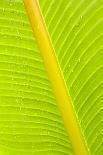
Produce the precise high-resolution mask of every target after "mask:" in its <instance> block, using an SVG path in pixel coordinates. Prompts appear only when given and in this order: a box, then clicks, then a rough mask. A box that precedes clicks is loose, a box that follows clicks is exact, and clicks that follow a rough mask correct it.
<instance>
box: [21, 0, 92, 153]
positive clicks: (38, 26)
mask: <svg viewBox="0 0 103 155" xmlns="http://www.w3.org/2000/svg"><path fill="white" fill-rule="evenodd" d="M24 3H25V6H26V9H27V12H28V15H29V19H30V22H31V25H32V28H33V31H34V34H35V36H36V39H37V42H38V45H39V47H40V51H41V54H42V56H43V59H44V63H45V67H46V69H47V72H48V76H49V79H50V82H51V84H52V87H53V90H54V94H55V97H56V99H57V102H58V106H59V109H60V110H61V113H62V117H63V120H64V124H65V127H66V129H67V132H68V134H69V137H70V140H71V143H72V146H73V149H74V152H75V154H76V155H89V154H90V153H89V151H88V148H87V145H86V142H85V140H84V138H83V135H82V132H81V128H80V126H79V123H78V120H77V117H76V114H75V111H74V108H73V105H72V103H71V99H70V96H69V95H68V91H67V88H66V84H65V81H64V79H63V75H62V72H61V70H60V67H59V63H58V62H57V58H56V55H55V51H54V48H53V46H52V43H51V40H50V37H49V34H48V31H47V28H46V25H45V22H44V19H43V15H42V13H41V9H40V7H39V3H38V1H37V0H24Z"/></svg>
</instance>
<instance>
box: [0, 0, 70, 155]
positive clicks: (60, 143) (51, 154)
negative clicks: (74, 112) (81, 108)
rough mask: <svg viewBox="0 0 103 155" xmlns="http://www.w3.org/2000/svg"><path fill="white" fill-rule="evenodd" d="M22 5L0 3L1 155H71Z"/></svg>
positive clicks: (13, 1) (14, 1)
mask: <svg viewBox="0 0 103 155" xmlns="http://www.w3.org/2000/svg"><path fill="white" fill-rule="evenodd" d="M72 154H73V153H72V148H71V144H70V142H69V141H68V135H67V133H66V131H65V128H64V124H63V121H62V119H61V115H60V112H59V110H58V108H57V103H56V100H55V96H54V94H53V91H52V88H51V84H50V82H49V79H48V77H47V74H46V71H45V67H44V64H43V60H42V58H41V55H40V52H39V49H38V47H37V43H36V41H35V38H34V36H33V32H32V29H31V26H30V24H29V21H28V18H27V14H26V11H25V9H24V6H23V3H22V0H11V1H9V0H0V155H72Z"/></svg>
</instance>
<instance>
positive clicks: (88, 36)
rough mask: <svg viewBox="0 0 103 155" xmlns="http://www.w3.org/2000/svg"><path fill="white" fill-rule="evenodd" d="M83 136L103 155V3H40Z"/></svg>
mask: <svg viewBox="0 0 103 155" xmlns="http://www.w3.org/2000/svg"><path fill="white" fill-rule="evenodd" d="M39 2H40V6H41V8H42V12H43V15H44V17H45V22H46V25H47V27H48V31H49V33H50V36H51V38H52V42H53V45H54V48H55V51H56V55H57V57H58V60H59V63H60V65H61V68H62V71H63V73H64V78H65V81H66V84H67V87H68V90H69V92H70V95H71V97H72V101H73V105H74V108H75V110H76V113H77V116H78V120H79V122H80V125H81V128H82V131H83V134H84V136H85V139H86V141H87V144H88V147H89V149H90V152H91V154H92V155H102V154H103V1H99V0H98V1H94V0H92V1H91V0H86V1H83V0H76V1H73V0H70V1H68V0H65V1H62V0H60V1H58V0H51V1H48V0H39Z"/></svg>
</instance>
